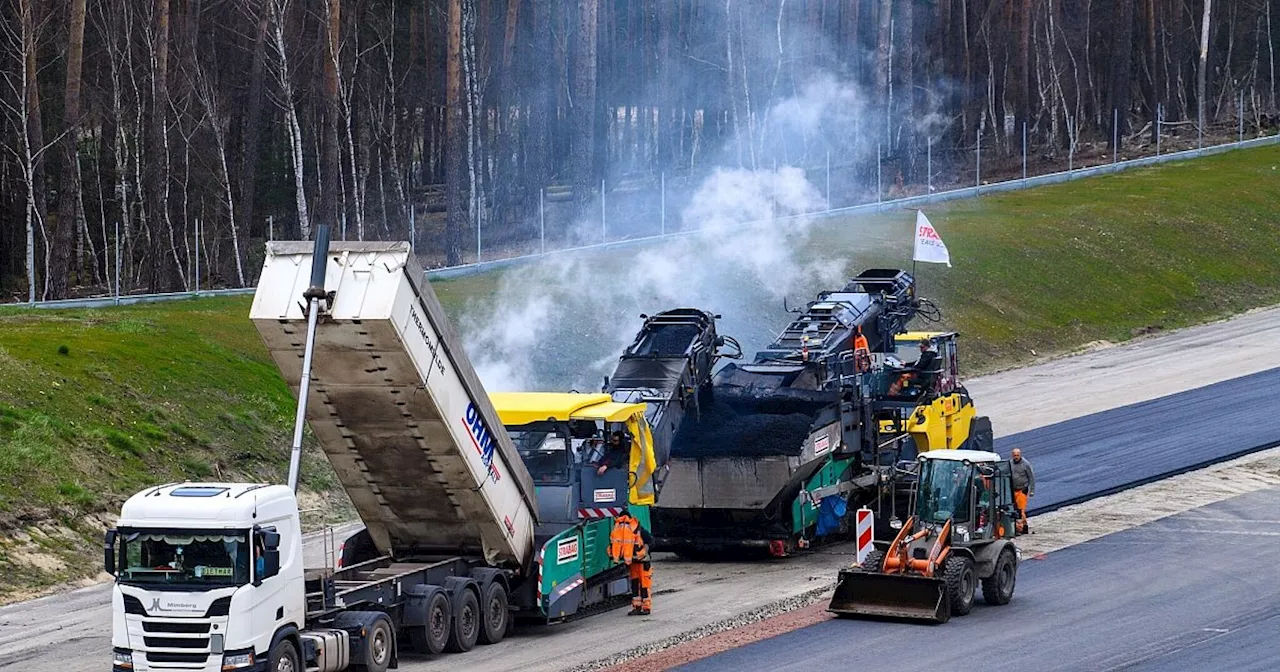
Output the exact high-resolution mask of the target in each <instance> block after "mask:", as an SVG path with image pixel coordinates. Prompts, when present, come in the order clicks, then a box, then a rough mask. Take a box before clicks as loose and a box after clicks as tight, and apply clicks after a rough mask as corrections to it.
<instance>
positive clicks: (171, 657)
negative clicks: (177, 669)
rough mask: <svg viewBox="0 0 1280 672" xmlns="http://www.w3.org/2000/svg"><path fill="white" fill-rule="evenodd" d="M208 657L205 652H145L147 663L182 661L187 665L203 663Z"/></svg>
mask: <svg viewBox="0 0 1280 672" xmlns="http://www.w3.org/2000/svg"><path fill="white" fill-rule="evenodd" d="M208 659H209V654H207V653H159V652H157V651H148V652H147V662H148V663H162V664H163V663H183V664H187V665H204V663H205V661H207V660H208Z"/></svg>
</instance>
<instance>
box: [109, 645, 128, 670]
mask: <svg viewBox="0 0 1280 672" xmlns="http://www.w3.org/2000/svg"><path fill="white" fill-rule="evenodd" d="M111 657H112V660H111V663H112V665H113V666H114V667H115V668H116V669H121V670H132V669H133V652H132V651H130V650H129V649H112V651H111Z"/></svg>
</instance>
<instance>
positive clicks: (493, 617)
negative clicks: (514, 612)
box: [489, 596, 506, 632]
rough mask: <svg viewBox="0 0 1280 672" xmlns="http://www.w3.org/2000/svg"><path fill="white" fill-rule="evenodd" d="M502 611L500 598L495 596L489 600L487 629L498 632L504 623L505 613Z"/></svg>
mask: <svg viewBox="0 0 1280 672" xmlns="http://www.w3.org/2000/svg"><path fill="white" fill-rule="evenodd" d="M503 611H504V609H503V607H502V600H499V599H498V598H497V597H496V596H495V597H494V598H493V599H491V600H489V629H490V630H492V631H493V632H498V631H499V629H500V628H502V626H503V625H504V624H503V616H505V615H506V614H504V613H503Z"/></svg>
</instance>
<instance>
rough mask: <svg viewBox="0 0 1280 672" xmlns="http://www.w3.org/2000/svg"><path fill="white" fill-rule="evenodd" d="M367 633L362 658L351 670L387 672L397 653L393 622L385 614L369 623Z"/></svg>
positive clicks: (353, 664)
mask: <svg viewBox="0 0 1280 672" xmlns="http://www.w3.org/2000/svg"><path fill="white" fill-rule="evenodd" d="M367 633H368V634H366V635H365V639H364V646H362V647H361V653H363V654H364V655H362V656H361V660H360V661H359V662H354V661H353V663H352V665H351V669H353V670H359V671H360V672H387V668H388V667H390V666H391V658H392V655H393V654H394V653H395V645H396V639H395V633H394V632H393V631H392V630H391V620H390V619H388V618H387V617H386V615H385V614H378V616H377V617H376V618H374V619H372V621H371V622H370V623H369V625H368V627H367Z"/></svg>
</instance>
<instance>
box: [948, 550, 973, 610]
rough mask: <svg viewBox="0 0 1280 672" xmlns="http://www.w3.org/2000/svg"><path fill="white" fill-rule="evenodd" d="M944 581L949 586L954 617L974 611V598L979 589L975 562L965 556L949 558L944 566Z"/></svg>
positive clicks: (949, 600)
mask: <svg viewBox="0 0 1280 672" xmlns="http://www.w3.org/2000/svg"><path fill="white" fill-rule="evenodd" d="M942 580H943V582H944V583H946V585H947V597H948V598H949V599H948V602H950V603H951V613H952V615H954V616H964V615H965V614H968V613H969V612H970V611H971V610H972V609H973V598H974V594H975V593H977V589H978V585H977V583H978V582H977V572H976V571H974V568H973V560H972V559H970V558H969V557H967V556H963V555H951V556H948V557H947V561H946V562H944V563H943V564H942Z"/></svg>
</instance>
